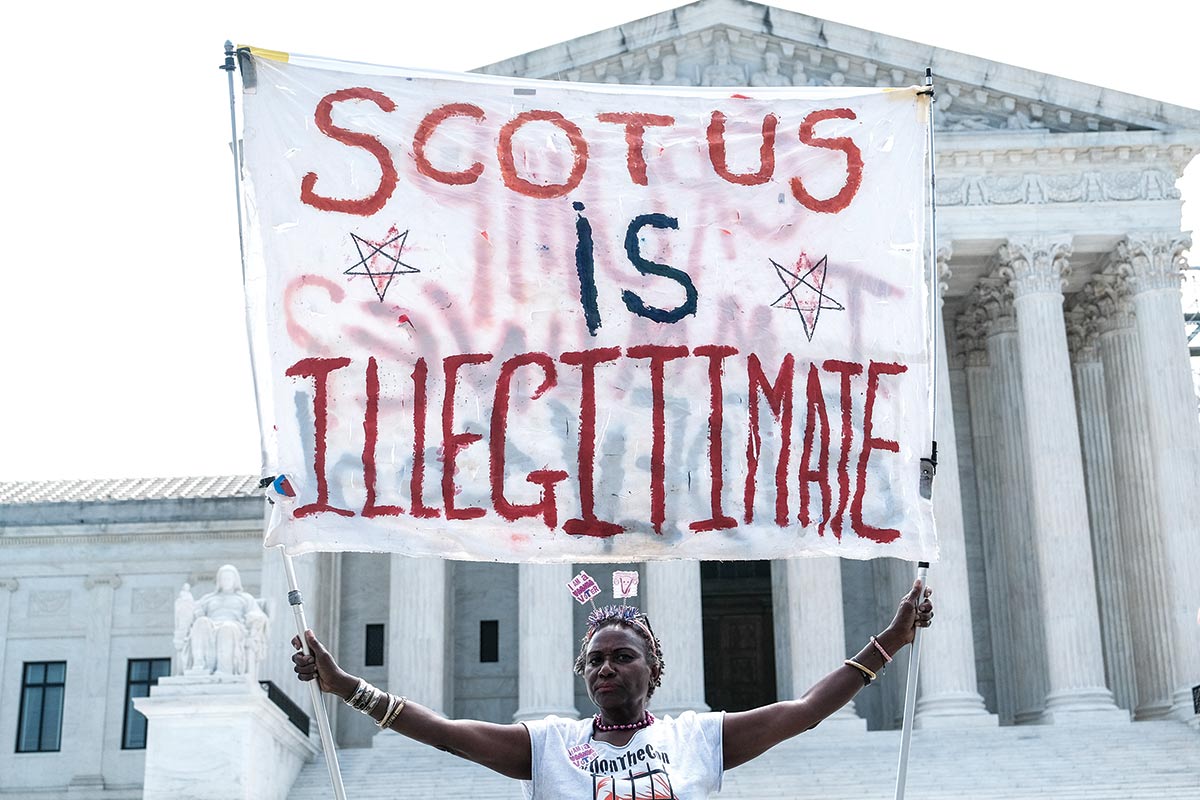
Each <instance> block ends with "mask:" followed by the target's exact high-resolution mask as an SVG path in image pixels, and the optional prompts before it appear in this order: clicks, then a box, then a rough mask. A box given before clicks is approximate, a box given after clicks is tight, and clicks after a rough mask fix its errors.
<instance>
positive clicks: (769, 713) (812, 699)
mask: <svg viewBox="0 0 1200 800" xmlns="http://www.w3.org/2000/svg"><path fill="white" fill-rule="evenodd" d="M921 589H922V587H921V582H920V581H917V582H916V583H914V584H913V588H912V591H910V592H909V593H908V594H907V595H905V596H904V597H903V598H902V599H901V600H900V608H899V609H897V611H896V616H895V618H894V619H892V623H891V624H890V625H888V627H887V629H886V630H884V632H883V633H881V634H879V635H878V636H876V637H875V639H876V640H877V641H878V642H879V644H880V646H881V647H882V648H883V649H884V650H886V651H887V653H888V655H890V656H892V657H893V658H894V657H895V656H896V653H897V652H898V651H899V650H900V649H901V648H902V647H904V646H905V645H906V644H909V643H911V642H912V640H913V638H914V637H915V636H916V631H917V627H922V628H924V627H928V626H929V622H930V620H932V619H933V604H932V603H931V602H930V600H929V596H930V594H931V593H932V592H931V590H930V589H925V590H924V595H925V597H924V600H923V601H922V600H920V598H921ZM850 660H851V661H855V662H857V663H858V664H860V665H862V666H863V667H866V668H867V669H869V670H871V671H872V672H874V673H877V674H878V673H879V672H880V671H882V670H883V667H884V664H885V660H884V657H883V654H882V653H880V652H879V649H878V648H877V647H876V646H875V645H874V644H872V643H871V642H868V643H867V645H866V647H864V648H863V649H862V650H860V651H859V652H858V654H857V655H855V656H852V657H851V659H850ZM863 676H864V673H863V672H861V671H860V670H858V669H857V668H855V667H852V666H849V665H845V664H843V665H842V666H840V667H838V668H837V669H835V670H834V671H833V672H831V673H829V674H828V675H826V676H825V677H824V678H822V679H821V680H819V681H817V683H816V685H815V686H813V687H812V688H811V689H809V690H808V691H807V692H805V693H804V696H803V697H801V698H800V699H799V700H785V701H783V702H780V703H772V704H771V705H768V706H762V707H760V708H755V709H751V710H750V711H738V712H733V713H730V714H726V715H725V726H724V728H723V730H722V741H723V746H724V751H723V752H724V758H725V769H733V768H734V767H736V766H739V765H741V764H745V763H746V762H747V761H750V760H751V759H754V758H757V757H758V756H760V755H762V754H763V753H765V752H767V750H770V749H771V748H772V747H774V746H775V745H777V744H779V743H780V742H782V741H784V740H785V739H790V738H792V737H793V736H796V735H799V734H801V733H804V732H805V731H806V730H809V729H810V728H813V727H816V725H817V724H818V723H820V722H821V721H822V720H823V719H825V718H826V717H828V716H829V715H830V714H832V713H833V712H835V711H837V710H838V709H839V708H841V707H842V706H844V705H846V703H848V702H850V701H851V700H853V699H854V695H856V694H858V690H859V689H861V688H863V686H865V685H866V684H865V683H864V681H863Z"/></svg>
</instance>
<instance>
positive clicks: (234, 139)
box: [220, 40, 346, 800]
mask: <svg viewBox="0 0 1200 800" xmlns="http://www.w3.org/2000/svg"><path fill="white" fill-rule="evenodd" d="M235 53H236V51H235V50H234V47H233V42H231V41H228V40H227V41H226V42H225V62H224V63H223V64H222V65H221V67H220V69H222V70H224V71H225V75H226V77H227V78H228V83H229V130H230V140H229V149H230V152H231V153H232V154H233V191H234V198H235V201H236V204H237V222H238V256H239V259H240V261H241V266H242V287H243V291H245V289H246V243H245V233H244V229H243V227H242V154H241V146H240V144H239V142H238V135H237V102H236V97H237V96H236V95H235V94H234V90H233V73H234V70H236V69H237V59H236V58H235ZM244 302H245V309H246V314H245V322H246V343H247V345H248V346H249V348H250V377H251V382H252V383H253V384H254V410H255V413H256V414H257V416H258V421H259V426H258V430H259V433H258V444H259V458H260V460H259V465H260V469H262V470H265V469H266V466H267V439H266V432H265V431H264V430H263V425H262V418H263V416H262V400H261V398H260V395H259V391H258V370H257V366H256V364H255V359H254V341H253V326H252V324H251V320H250V314H251V309H250V302H249V296H248V295H247V296H246V297H245V301H244ZM279 552H280V554H281V555H282V556H283V569H284V572H286V573H287V581H288V603H289V604H290V605H291V606H292V612H293V615H294V616H295V618H296V628H297V633H298V634H299V635H300V644H301V646H302V647H303V649H304V654H305V655H309V650H308V639H307V637H305V635H304V632H305V631H306V630H308V622H307V621H306V620H305V618H304V606H303V604H302V600H301V597H300V589H299V587H298V586H297V585H296V571H295V569H293V567H292V557H291V556H289V555H288V554H287V552H286V551H285V550H284V549H283V547H280V548H279ZM308 689H309V695H310V697H311V698H312V705H313V713H314V714H315V715H316V717H317V731H318V732H319V733H320V735H321V748H322V750H324V752H325V765H326V767H328V768H329V781H330V783H332V784H333V794H334V798H335V800H346V789H345V787H344V786H343V785H342V772H341V768H340V767H339V766H338V760H337V750H336V749H335V748H334V743H333V733H332V731H331V730H330V727H329V714H328V712H327V711H326V709H325V703H324V702H322V700H321V688H320V687H319V686H318V685H317V682H316V681H310V682H309V684H308Z"/></svg>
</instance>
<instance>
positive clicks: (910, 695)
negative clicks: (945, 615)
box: [896, 561, 929, 800]
mask: <svg viewBox="0 0 1200 800" xmlns="http://www.w3.org/2000/svg"><path fill="white" fill-rule="evenodd" d="M928 575H929V564H928V563H927V562H925V561H922V562H920V563H918V564H917V580H919V581H920V582H921V594H919V595H917V605H918V606H920V605H921V600H922V598H923V597H924V595H925V586H926V583H925V581H926V578H927V576H928ZM920 666H921V629H920V628H917V630H916V632H915V633H914V634H913V643H912V649H911V650H910V651H909V654H908V684H907V685H906V686H905V688H904V725H903V727H902V728H901V730H900V766H899V767H898V768H897V770H896V800H904V784H905V782H906V781H907V780H908V751H909V747H910V745H911V744H912V729H913V714H914V712H915V711H916V708H917V671H918V670H919V669H920Z"/></svg>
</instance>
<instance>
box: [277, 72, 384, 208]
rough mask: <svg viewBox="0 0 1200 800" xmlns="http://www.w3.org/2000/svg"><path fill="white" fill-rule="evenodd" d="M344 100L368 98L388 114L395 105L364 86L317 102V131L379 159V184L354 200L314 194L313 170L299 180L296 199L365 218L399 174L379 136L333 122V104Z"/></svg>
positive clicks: (382, 198) (315, 174) (380, 203)
mask: <svg viewBox="0 0 1200 800" xmlns="http://www.w3.org/2000/svg"><path fill="white" fill-rule="evenodd" d="M348 100H369V101H370V102H372V103H374V104H375V105H377V106H379V107H380V108H381V109H383V110H384V111H386V112H388V113H391V112H392V111H395V110H396V104H395V103H393V102H392V100H391V98H389V97H388V96H387V95H385V94H383V93H381V92H377V91H375V90H374V89H368V88H366V87H361V86H360V87H357V88H354V89H342V90H340V91H336V92H332V93H330V94H327V95H325V96H324V97H322V98H321V102H319V103H317V110H316V114H315V117H316V122H317V130H319V131H321V133H323V134H325V135H326V136H328V137H329V138H330V139H333V140H334V141H336V142H341V143H342V144H345V145H349V146H350V147H361V148H362V149H364V150H366V151H367V152H368V153H370V154H371V155H373V156H375V160H376V161H378V162H379V170H380V173H381V175H380V177H379V186H378V187H376V189H375V191H374V192H373V193H372V194H371V195H370V196H368V197H363V198H361V199H358V200H351V199H344V198H337V197H324V196H322V195H319V194H317V193H316V185H317V173H315V172H310V173H308V174H306V175H305V176H304V177H303V178H302V179H301V180H300V202H302V203H305V204H307V205H310V206H312V207H313V208H316V209H320V210H321V211H340V212H342V213H343V214H357V215H359V216H362V217H369V216H371V215H372V214H374V213H375V212H376V211H378V210H379V209H381V208H383V206H384V204H386V203H387V201H388V198H390V197H391V196H392V192H394V191H395V190H396V183H397V182H398V180H399V177H398V176H397V175H396V165H395V164H394V163H392V154H391V153H389V152H388V149H387V148H386V147H384V146H383V143H382V142H380V141H379V139H377V138H375V137H374V136H371V135H370V134H367V133H357V132H356V131H348V130H346V129H345V128H339V127H338V126H337V125H334V124H333V104H334V103H340V102H343V101H348Z"/></svg>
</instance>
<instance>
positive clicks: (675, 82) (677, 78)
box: [655, 53, 695, 86]
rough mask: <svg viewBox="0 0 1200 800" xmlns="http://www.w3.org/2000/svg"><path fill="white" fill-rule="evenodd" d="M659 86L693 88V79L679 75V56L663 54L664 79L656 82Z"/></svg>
mask: <svg viewBox="0 0 1200 800" xmlns="http://www.w3.org/2000/svg"><path fill="white" fill-rule="evenodd" d="M655 83H656V84H657V85H659V86H692V85H694V84H695V81H693V80H692V79H691V78H689V77H687V76H686V75H680V74H679V56H677V55H675V54H674V53H663V57H662V77H661V78H659V79H658V80H656V81H655Z"/></svg>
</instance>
